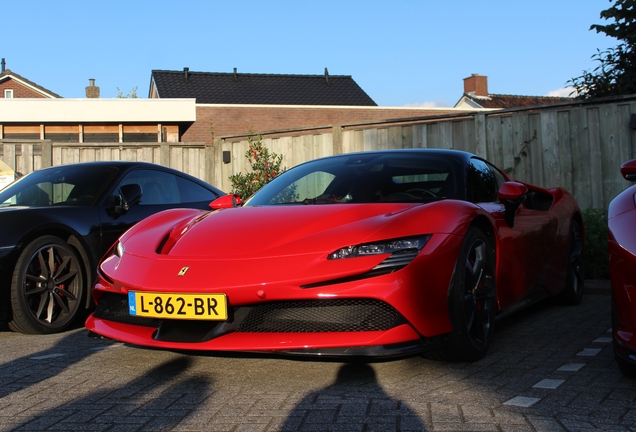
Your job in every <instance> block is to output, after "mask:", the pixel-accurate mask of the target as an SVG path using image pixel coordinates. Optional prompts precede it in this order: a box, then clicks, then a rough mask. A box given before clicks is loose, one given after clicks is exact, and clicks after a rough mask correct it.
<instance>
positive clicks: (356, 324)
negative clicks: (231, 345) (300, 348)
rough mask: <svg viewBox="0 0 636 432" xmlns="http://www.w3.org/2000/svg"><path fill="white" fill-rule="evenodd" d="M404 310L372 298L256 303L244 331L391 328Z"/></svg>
mask: <svg viewBox="0 0 636 432" xmlns="http://www.w3.org/2000/svg"><path fill="white" fill-rule="evenodd" d="M399 319H400V314H399V313H398V312H397V311H396V310H395V309H393V307H391V306H390V305H388V304H386V303H384V302H382V301H379V300H372V299H334V300H309V301H281V302H271V303H265V304H261V305H256V306H254V307H253V308H252V310H251V311H250V312H249V314H248V315H247V317H245V320H243V322H242V323H241V324H240V326H239V328H238V331H240V332H307V333H309V332H357V331H373V330H388V329H390V328H392V327H394V326H395V325H397V324H398V321H399Z"/></svg>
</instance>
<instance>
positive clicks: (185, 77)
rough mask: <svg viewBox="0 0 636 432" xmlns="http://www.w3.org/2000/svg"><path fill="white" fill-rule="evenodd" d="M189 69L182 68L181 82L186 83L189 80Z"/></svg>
mask: <svg viewBox="0 0 636 432" xmlns="http://www.w3.org/2000/svg"><path fill="white" fill-rule="evenodd" d="M189 74H190V68H187V67H184V68H183V80H184V81H185V82H188V79H189V78H190V75H189Z"/></svg>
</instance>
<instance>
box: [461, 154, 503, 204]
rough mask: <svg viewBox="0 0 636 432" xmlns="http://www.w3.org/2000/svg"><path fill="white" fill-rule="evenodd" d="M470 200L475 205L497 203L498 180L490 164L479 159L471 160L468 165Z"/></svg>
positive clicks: (467, 176)
mask: <svg viewBox="0 0 636 432" xmlns="http://www.w3.org/2000/svg"><path fill="white" fill-rule="evenodd" d="M466 178H467V180H468V181H467V190H468V200H469V201H471V202H474V203H478V202H495V201H497V192H498V191H499V187H498V185H497V178H496V177H495V174H494V173H493V170H492V169H491V168H490V167H489V166H488V164H487V163H486V162H484V161H482V160H479V159H471V161H470V164H469V165H468V172H467V173H466Z"/></svg>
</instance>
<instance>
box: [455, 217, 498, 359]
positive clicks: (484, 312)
mask: <svg viewBox="0 0 636 432" xmlns="http://www.w3.org/2000/svg"><path fill="white" fill-rule="evenodd" d="M448 301H449V305H448V309H449V315H450V319H451V323H452V324H453V331H452V333H451V335H450V340H449V345H448V347H447V348H446V357H447V358H448V359H449V360H452V361H475V360H479V359H480V358H482V357H483V356H484V355H485V354H486V352H487V351H488V347H489V346H490V341H491V339H492V335H493V332H494V328H495V315H496V313H497V299H496V289H495V257H494V251H493V248H492V246H491V245H490V244H489V242H488V239H487V238H486V236H485V234H484V233H483V232H482V231H481V230H480V229H478V228H476V227H471V228H469V230H468V232H467V233H466V236H465V237H464V242H463V244H462V249H461V252H460V254H459V257H458V258H457V264H456V265H455V271H454V273H453V279H452V282H451V286H450V290H449V296H448Z"/></svg>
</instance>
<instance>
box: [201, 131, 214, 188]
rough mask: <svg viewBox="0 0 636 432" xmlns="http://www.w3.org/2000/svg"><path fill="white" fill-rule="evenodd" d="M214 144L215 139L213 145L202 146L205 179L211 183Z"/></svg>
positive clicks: (212, 182)
mask: <svg viewBox="0 0 636 432" xmlns="http://www.w3.org/2000/svg"><path fill="white" fill-rule="evenodd" d="M216 146H217V140H214V144H213V145H206V146H205V147H204V148H203V157H204V158H205V178H204V179H203V180H205V181H206V182H208V183H209V184H211V185H214V179H215V172H214V167H215V165H216V157H215V156H216Z"/></svg>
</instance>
